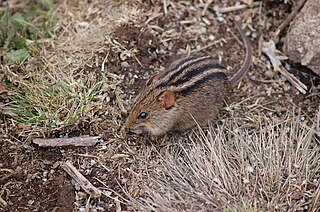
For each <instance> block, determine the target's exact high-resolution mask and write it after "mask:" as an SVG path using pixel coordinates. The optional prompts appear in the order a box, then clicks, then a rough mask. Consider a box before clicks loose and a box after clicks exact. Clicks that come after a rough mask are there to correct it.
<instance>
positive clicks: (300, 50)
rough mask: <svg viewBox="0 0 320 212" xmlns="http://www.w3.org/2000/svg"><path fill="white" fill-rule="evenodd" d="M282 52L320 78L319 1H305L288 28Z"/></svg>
mask: <svg viewBox="0 0 320 212" xmlns="http://www.w3.org/2000/svg"><path fill="white" fill-rule="evenodd" d="M284 51H285V52H286V54H287V56H288V57H289V58H290V59H291V60H292V61H294V62H295V63H301V65H303V66H307V67H308V68H310V69H311V70H312V71H313V72H315V73H316V74H318V75H319V76H320V0H307V2H306V3H305V5H304V6H303V8H302V9H301V11H300V12H299V13H298V15H297V16H296V17H295V19H294V20H293V22H292V23H291V26H290V27H289V30H288V32H287V35H286V38H285V42H284Z"/></svg>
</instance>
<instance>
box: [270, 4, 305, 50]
mask: <svg viewBox="0 0 320 212" xmlns="http://www.w3.org/2000/svg"><path fill="white" fill-rule="evenodd" d="M305 2H306V0H300V1H298V2H297V5H296V6H295V8H294V9H293V10H292V11H291V13H290V14H289V15H288V17H287V18H286V19H285V20H284V21H283V22H282V24H280V26H278V28H277V30H276V32H275V33H274V36H273V41H274V42H275V44H277V43H278V42H279V34H280V32H281V31H282V30H283V29H284V28H286V27H287V26H288V25H289V24H290V22H291V21H292V19H293V18H294V17H295V16H296V15H297V14H298V12H299V10H300V9H301V8H302V6H303V5H304V4H305Z"/></svg>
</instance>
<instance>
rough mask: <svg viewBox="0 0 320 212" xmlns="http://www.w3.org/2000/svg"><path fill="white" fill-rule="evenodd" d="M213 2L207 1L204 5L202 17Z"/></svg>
mask: <svg viewBox="0 0 320 212" xmlns="http://www.w3.org/2000/svg"><path fill="white" fill-rule="evenodd" d="M212 2H213V0H208V1H207V3H206V4H205V6H204V8H203V10H202V16H204V15H205V14H206V12H207V10H208V7H209V6H210V4H212Z"/></svg>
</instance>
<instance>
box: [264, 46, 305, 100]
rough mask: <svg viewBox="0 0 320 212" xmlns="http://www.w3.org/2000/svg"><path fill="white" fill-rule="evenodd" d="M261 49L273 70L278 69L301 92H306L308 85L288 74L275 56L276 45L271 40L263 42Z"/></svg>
mask: <svg viewBox="0 0 320 212" xmlns="http://www.w3.org/2000/svg"><path fill="white" fill-rule="evenodd" d="M262 51H263V52H264V53H265V54H266V55H267V56H268V57H269V59H270V61H271V63H272V66H273V68H274V70H276V71H279V72H280V73H281V74H282V75H284V76H285V77H286V79H287V80H288V81H289V82H291V84H292V85H293V86H294V87H296V88H297V89H298V90H299V91H300V92H301V93H303V94H306V90H307V89H308V87H307V86H306V85H305V84H303V83H302V82H300V81H299V80H298V79H297V78H296V77H295V76H294V75H292V74H290V73H289V72H288V71H287V70H286V69H285V68H284V67H283V66H282V63H281V61H280V59H279V56H276V45H275V43H274V42H273V40H270V41H269V42H264V43H263V48H262Z"/></svg>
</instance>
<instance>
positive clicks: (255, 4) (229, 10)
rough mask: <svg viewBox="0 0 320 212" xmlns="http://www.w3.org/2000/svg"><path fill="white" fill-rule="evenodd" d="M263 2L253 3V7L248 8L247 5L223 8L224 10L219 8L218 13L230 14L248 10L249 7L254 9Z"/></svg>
mask: <svg viewBox="0 0 320 212" xmlns="http://www.w3.org/2000/svg"><path fill="white" fill-rule="evenodd" d="M260 3H261V2H253V3H252V5H251V6H248V5H246V4H240V5H236V6H231V7H223V8H219V9H218V12H219V13H228V12H234V11H238V10H243V9H246V8H248V7H250V8H253V7H258V6H259V5H260Z"/></svg>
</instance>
